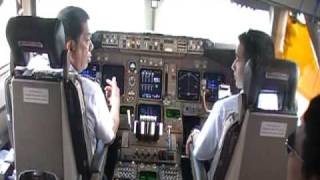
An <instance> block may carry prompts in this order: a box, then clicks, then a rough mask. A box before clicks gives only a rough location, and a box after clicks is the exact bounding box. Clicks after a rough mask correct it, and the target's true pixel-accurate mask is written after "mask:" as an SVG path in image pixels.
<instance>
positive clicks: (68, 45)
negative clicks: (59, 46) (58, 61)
mask: <svg viewBox="0 0 320 180" xmlns="http://www.w3.org/2000/svg"><path fill="white" fill-rule="evenodd" d="M66 49H67V50H68V51H74V50H75V49H76V43H75V42H74V41H73V40H71V39H69V40H67V42H66Z"/></svg>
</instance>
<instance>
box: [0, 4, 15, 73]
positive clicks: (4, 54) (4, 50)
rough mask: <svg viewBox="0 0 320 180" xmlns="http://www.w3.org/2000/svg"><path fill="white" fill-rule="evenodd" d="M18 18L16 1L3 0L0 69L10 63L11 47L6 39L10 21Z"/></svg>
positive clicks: (0, 28) (0, 31) (0, 27)
mask: <svg viewBox="0 0 320 180" xmlns="http://www.w3.org/2000/svg"><path fill="white" fill-rule="evenodd" d="M13 16H16V1H12V0H11V1H8V0H3V1H2V4H1V3H0V49H1V54H0V58H1V60H0V69H1V67H3V66H4V65H5V64H8V63H9V62H10V47H9V45H8V42H7V38H6V28H7V23H8V20H9V19H10V18H11V17H13Z"/></svg>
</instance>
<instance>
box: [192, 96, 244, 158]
mask: <svg viewBox="0 0 320 180" xmlns="http://www.w3.org/2000/svg"><path fill="white" fill-rule="evenodd" d="M241 97H242V96H241V94H236V95H233V96H230V97H228V98H225V99H222V100H220V101H217V102H216V103H215V104H214V106H213V108H212V110H211V112H210V115H209V117H208V119H207V120H206V122H205V123H204V125H203V128H202V129H201V131H199V134H198V136H197V139H196V141H195V142H194V149H193V152H192V153H193V154H194V156H195V157H197V159H198V160H209V159H212V158H213V156H214V154H215V152H216V148H217V147H218V143H219V139H220V137H221V134H222V130H223V128H222V127H223V123H224V121H225V120H226V119H227V117H228V116H229V115H230V114H232V113H240V112H239V111H240V109H241V100H242V98H241Z"/></svg>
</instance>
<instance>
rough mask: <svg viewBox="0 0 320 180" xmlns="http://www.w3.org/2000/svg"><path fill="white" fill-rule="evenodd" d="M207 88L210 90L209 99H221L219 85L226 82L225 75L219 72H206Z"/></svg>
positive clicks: (213, 100) (211, 100) (204, 76)
mask: <svg viewBox="0 0 320 180" xmlns="http://www.w3.org/2000/svg"><path fill="white" fill-rule="evenodd" d="M203 78H204V79H205V80H206V89H207V90H209V93H208V96H207V97H206V98H207V101H209V102H215V101H217V100H218V99H219V96H218V95H219V85H220V84H222V83H224V75H223V74H218V73H204V75H203Z"/></svg>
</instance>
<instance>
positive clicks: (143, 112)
mask: <svg viewBox="0 0 320 180" xmlns="http://www.w3.org/2000/svg"><path fill="white" fill-rule="evenodd" d="M141 116H153V117H157V119H156V121H157V122H160V121H161V106H160V105H155V104H139V105H138V117H139V118H140V117H141Z"/></svg>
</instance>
